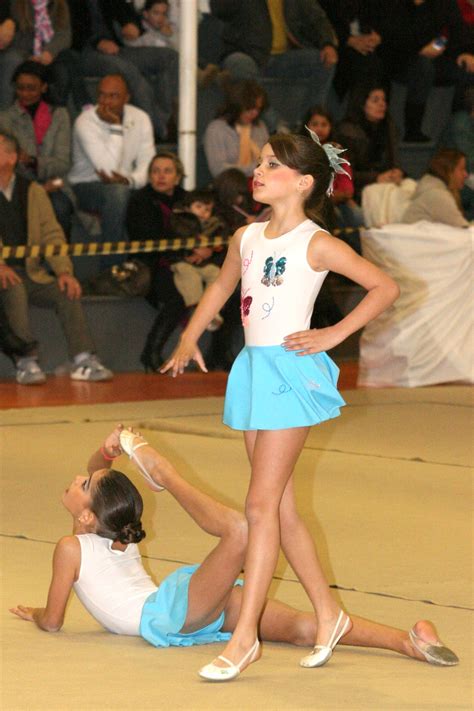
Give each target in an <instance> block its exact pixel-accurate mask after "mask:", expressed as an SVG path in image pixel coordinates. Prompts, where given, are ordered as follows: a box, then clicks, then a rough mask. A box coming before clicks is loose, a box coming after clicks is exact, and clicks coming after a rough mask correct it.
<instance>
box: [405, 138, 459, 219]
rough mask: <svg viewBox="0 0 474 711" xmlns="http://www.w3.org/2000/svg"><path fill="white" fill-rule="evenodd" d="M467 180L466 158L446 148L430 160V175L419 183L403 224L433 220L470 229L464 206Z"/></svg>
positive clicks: (456, 151)
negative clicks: (462, 200)
mask: <svg viewBox="0 0 474 711" xmlns="http://www.w3.org/2000/svg"><path fill="white" fill-rule="evenodd" d="M466 178H467V169H466V156H465V155H464V153H461V151H458V150H456V149H455V148H442V149H441V150H439V151H438V152H437V153H436V154H435V155H434V156H433V158H432V159H431V160H430V163H429V166H428V172H427V173H426V175H424V176H423V177H422V178H421V180H420V181H419V183H418V185H417V188H416V190H415V193H414V195H413V198H412V200H411V201H410V204H409V205H408V208H407V209H406V211H405V213H404V215H403V218H402V221H403V222H406V223H412V222H419V221H420V220H429V221H430V222H442V223H444V224H445V225H451V226H452V227H468V226H469V222H468V220H466V218H465V217H464V213H463V210H462V205H461V190H462V188H463V186H464V183H465V180H466Z"/></svg>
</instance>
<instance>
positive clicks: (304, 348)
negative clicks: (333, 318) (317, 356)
mask: <svg viewBox="0 0 474 711" xmlns="http://www.w3.org/2000/svg"><path fill="white" fill-rule="evenodd" d="M340 342H341V340H340V338H338V337H337V335H336V333H335V331H334V328H333V327H332V326H329V327H328V328H311V329H310V330H308V331H297V332H296V333H290V335H289V336H285V338H284V339H283V343H282V346H283V348H284V349H285V350H286V351H298V353H297V355H301V356H302V355H311V354H313V353H321V352H322V351H328V350H330V349H331V348H334V346H337V345H338V344H339V343H340Z"/></svg>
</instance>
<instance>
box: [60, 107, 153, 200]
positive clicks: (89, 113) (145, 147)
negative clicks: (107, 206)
mask: <svg viewBox="0 0 474 711" xmlns="http://www.w3.org/2000/svg"><path fill="white" fill-rule="evenodd" d="M154 154H155V144H154V141H153V128H152V125H151V121H150V118H149V116H148V114H146V113H145V111H142V110H141V109H137V107H136V106H131V105H130V104H125V107H124V111H123V121H122V123H121V124H110V123H106V122H105V121H102V120H101V119H100V118H99V117H98V116H97V113H96V110H95V109H92V108H91V109H86V111H83V112H82V114H81V115H80V116H78V118H77V119H76V122H75V124H74V131H73V148H72V156H73V157H72V169H71V171H70V173H69V181H70V182H71V183H91V182H98V181H99V180H100V178H99V176H98V175H97V172H96V171H98V170H103V171H105V172H106V173H109V174H110V173H112V171H115V172H116V173H120V174H121V175H123V176H125V177H126V178H128V179H129V181H130V185H131V187H133V188H142V187H143V186H144V185H145V184H146V182H147V180H148V165H149V163H150V161H151V159H152V158H153V156H154Z"/></svg>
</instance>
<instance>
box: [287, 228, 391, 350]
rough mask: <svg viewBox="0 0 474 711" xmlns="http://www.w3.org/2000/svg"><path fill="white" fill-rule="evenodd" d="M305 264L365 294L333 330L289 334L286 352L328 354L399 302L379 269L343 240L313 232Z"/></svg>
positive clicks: (383, 273) (324, 329)
mask: <svg viewBox="0 0 474 711" xmlns="http://www.w3.org/2000/svg"><path fill="white" fill-rule="evenodd" d="M308 262H309V264H310V266H311V267H312V268H313V269H314V270H315V271H326V270H328V271H331V272H336V273H337V274H342V275H343V276H345V277H347V278H348V279H351V280H352V281H354V282H356V283H357V284H360V286H362V287H363V288H364V289H366V290H367V294H366V295H365V296H364V298H363V299H362V301H361V302H360V303H359V304H358V305H357V306H356V307H355V308H354V309H353V310H352V311H351V312H350V313H349V314H347V316H345V317H344V318H343V319H342V321H339V322H338V323H336V324H335V325H334V326H329V327H328V328H319V329H310V330H308V331H298V332H297V333H292V334H289V335H288V336H286V337H285V339H284V344H283V345H284V346H285V348H286V349H287V350H293V351H295V350H297V351H299V353H298V355H308V354H310V353H319V352H320V351H326V350H330V349H331V348H334V347H335V346H337V345H338V344H339V343H342V341H344V340H345V339H346V338H347V337H348V336H350V335H351V334H352V333H354V332H355V331H358V330H359V329H360V328H362V327H363V326H365V325H366V324H367V323H369V321H372V319H374V318H375V317H376V316H378V315H379V314H381V313H382V311H385V309H387V308H388V307H389V306H390V305H391V304H393V302H394V301H395V300H396V299H397V298H398V296H399V294H400V289H399V287H398V284H397V283H396V282H395V281H394V280H393V279H392V278H391V277H390V276H388V274H385V272H383V271H382V270H381V269H379V268H378V267H376V266H375V265H374V264H372V263H371V262H369V261H367V259H364V258H363V257H360V256H359V255H358V254H357V253H356V252H354V250H353V249H351V248H350V247H349V246H348V245H347V244H346V243H345V242H343V241H342V240H339V239H336V237H332V236H331V235H328V233H327V232H316V234H315V235H314V236H313V238H312V240H311V243H310V246H309V249H308Z"/></svg>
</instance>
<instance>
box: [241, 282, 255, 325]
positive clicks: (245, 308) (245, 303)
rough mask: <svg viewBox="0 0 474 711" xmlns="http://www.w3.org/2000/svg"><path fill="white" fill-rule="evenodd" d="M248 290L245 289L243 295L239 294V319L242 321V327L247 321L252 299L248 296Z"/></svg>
mask: <svg viewBox="0 0 474 711" xmlns="http://www.w3.org/2000/svg"><path fill="white" fill-rule="evenodd" d="M249 291H250V289H247V290H246V291H245V293H242V294H241V297H240V318H241V320H242V326H246V325H247V324H248V320H249V314H250V306H251V305H252V301H253V298H252V297H251V296H248V292H249Z"/></svg>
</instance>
